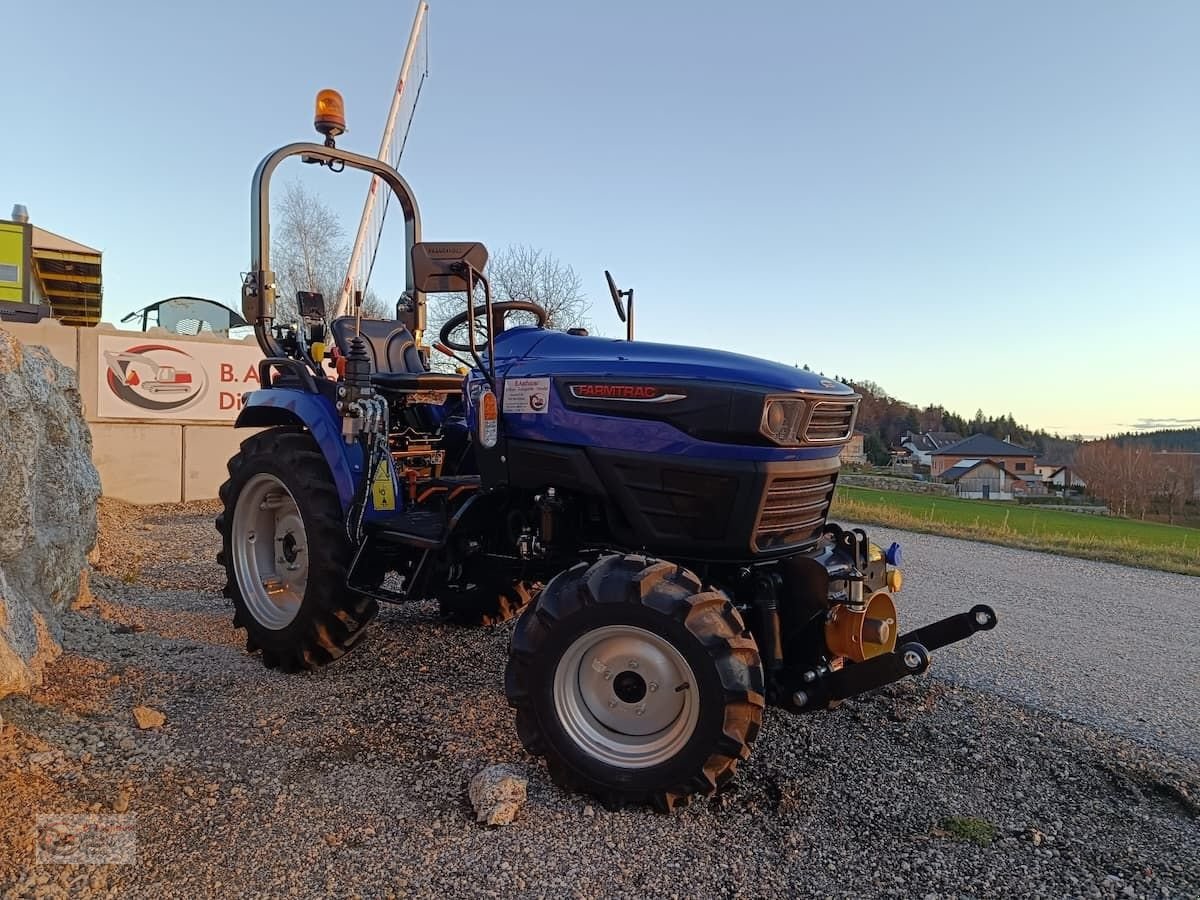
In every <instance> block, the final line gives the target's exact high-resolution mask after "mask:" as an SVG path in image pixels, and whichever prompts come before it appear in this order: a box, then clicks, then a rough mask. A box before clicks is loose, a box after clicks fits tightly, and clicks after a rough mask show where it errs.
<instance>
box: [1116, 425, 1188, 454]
mask: <svg viewBox="0 0 1200 900" xmlns="http://www.w3.org/2000/svg"><path fill="white" fill-rule="evenodd" d="M1113 439H1114V440H1115V441H1116V442H1117V443H1118V444H1135V445H1136V444H1141V445H1143V446H1148V447H1149V448H1150V449H1151V450H1187V451H1190V452H1192V453H1200V428H1168V429H1163V430H1161V431H1142V432H1132V431H1129V432H1126V433H1124V434H1117V435H1113Z"/></svg>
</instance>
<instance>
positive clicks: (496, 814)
mask: <svg viewBox="0 0 1200 900" xmlns="http://www.w3.org/2000/svg"><path fill="white" fill-rule="evenodd" d="M528 786H529V780H528V779H527V778H525V777H524V776H522V775H521V773H520V772H518V771H517V770H516V769H514V768H512V767H510V766H488V767H487V768H486V769H484V770H483V771H481V772H477V773H475V777H474V778H472V779H471V782H470V784H468V785H467V796H468V797H469V798H470V800H471V805H472V806H473V807H475V820H476V821H478V822H483V823H485V824H487V825H509V824H511V823H512V820H513V819H515V818H516V817H517V813H518V812H520V810H521V807H522V806H524V805H525V796H526V789H527V788H528Z"/></svg>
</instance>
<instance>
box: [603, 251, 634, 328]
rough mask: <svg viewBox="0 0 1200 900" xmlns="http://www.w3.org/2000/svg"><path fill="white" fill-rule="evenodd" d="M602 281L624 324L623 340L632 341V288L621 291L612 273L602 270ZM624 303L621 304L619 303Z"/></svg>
mask: <svg viewBox="0 0 1200 900" xmlns="http://www.w3.org/2000/svg"><path fill="white" fill-rule="evenodd" d="M604 279H605V280H606V281H607V282H608V293H609V294H610V295H611V296H612V302H613V306H615V307H616V308H617V317H618V318H619V319H620V320H621V321H622V322H624V323H625V340H627V341H632V340H633V288H630V289H629V290H627V291H622V290H620V289H619V288H618V287H617V282H616V279H615V278H613V277H612V272H610V271H608V269H605V270H604ZM622 300H623V301H624V303H622V302H621V301H622Z"/></svg>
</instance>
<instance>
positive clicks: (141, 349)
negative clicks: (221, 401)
mask: <svg viewBox="0 0 1200 900" xmlns="http://www.w3.org/2000/svg"><path fill="white" fill-rule="evenodd" d="M104 359H105V361H106V362H107V363H108V373H107V374H108V378H107V381H108V388H109V390H111V391H112V392H113V393H114V394H116V395H117V396H118V397H120V398H121V399H122V400H124V401H125V402H126V403H130V404H132V405H134V406H139V407H141V408H142V409H149V410H153V411H155V412H165V411H168V410H180V409H187V408H188V407H190V406H194V405H196V404H197V403H198V402H199V401H200V400H201V398H202V397H203V396H204V393H205V390H206V389H207V388H208V378H207V376H206V375H205V374H204V368H203V367H202V366H201V365H200V364H199V363H198V362H196V360H194V359H193V358H192V357H191V356H189V355H188V354H187V353H184V352H183V351H182V350H180V349H179V348H178V347H168V346H167V345H166V344H140V345H138V346H136V347H128V348H126V349H125V350H122V351H119V352H114V351H111V350H106V351H105V353H104Z"/></svg>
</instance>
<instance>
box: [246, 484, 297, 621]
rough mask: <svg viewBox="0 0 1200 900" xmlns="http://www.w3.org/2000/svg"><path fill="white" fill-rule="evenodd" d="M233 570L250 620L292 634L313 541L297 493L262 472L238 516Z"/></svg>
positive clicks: (247, 492) (252, 485)
mask: <svg viewBox="0 0 1200 900" xmlns="http://www.w3.org/2000/svg"><path fill="white" fill-rule="evenodd" d="M231 539H232V543H233V569H234V574H235V576H236V577H237V583H238V588H239V590H240V591H241V594H242V599H243V600H244V601H245V603H246V607H247V609H249V611H250V614H251V615H252V616H254V618H255V620H256V621H257V622H258V623H259V624H260V625H262V626H263V627H264V628H269V629H271V630H272V631H278V630H280V629H282V628H286V627H287V626H288V625H290V624H291V623H292V621H293V620H294V619H295V618H296V615H297V614H298V613H299V612H300V605H301V604H302V603H303V602H304V589H305V587H306V586H307V585H308V537H307V535H306V533H305V531H304V520H303V518H302V517H301V515H300V507H299V506H297V504H296V500H295V498H294V497H293V496H292V494H291V491H289V490H288V489H287V487H286V486H285V485H284V483H283V482H282V481H280V480H279V479H278V478H276V477H275V476H274V475H270V474H268V473H266V472H260V473H259V474H257V475H255V476H253V477H252V478H251V479H250V480H249V481H247V482H246V485H245V487H243V488H242V491H241V493H240V494H238V499H237V505H236V506H235V507H234V511H233V534H232V536H231Z"/></svg>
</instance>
